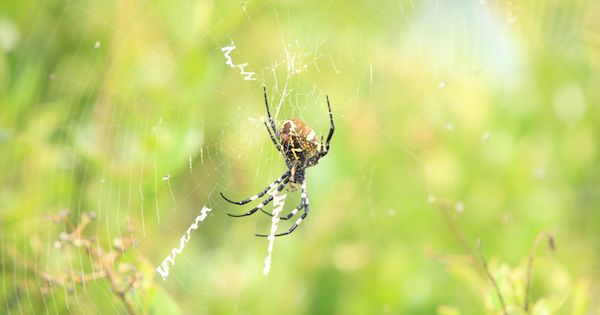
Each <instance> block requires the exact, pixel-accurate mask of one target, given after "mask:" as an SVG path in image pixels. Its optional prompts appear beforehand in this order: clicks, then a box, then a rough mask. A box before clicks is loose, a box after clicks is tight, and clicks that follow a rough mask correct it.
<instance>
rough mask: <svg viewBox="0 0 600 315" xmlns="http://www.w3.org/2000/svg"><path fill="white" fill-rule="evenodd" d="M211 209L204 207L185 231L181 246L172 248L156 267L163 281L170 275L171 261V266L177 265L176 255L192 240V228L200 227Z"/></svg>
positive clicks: (180, 242)
mask: <svg viewBox="0 0 600 315" xmlns="http://www.w3.org/2000/svg"><path fill="white" fill-rule="evenodd" d="M210 210H212V209H209V208H207V207H206V206H204V207H203V208H202V210H201V211H200V215H199V216H197V217H196V220H195V221H194V223H192V225H190V227H189V228H188V229H187V231H186V232H185V235H184V236H182V237H181V240H180V241H179V248H177V247H173V249H172V250H171V254H170V255H169V256H167V258H165V260H163V262H162V263H161V264H160V266H159V267H158V268H156V271H157V272H158V273H159V274H160V275H161V276H162V278H163V281H165V280H166V279H167V276H168V275H169V262H170V263H171V266H175V255H177V254H181V251H183V248H184V247H185V244H187V242H189V241H190V234H191V233H192V230H196V229H198V222H202V221H204V219H206V216H208V213H209V212H210Z"/></svg>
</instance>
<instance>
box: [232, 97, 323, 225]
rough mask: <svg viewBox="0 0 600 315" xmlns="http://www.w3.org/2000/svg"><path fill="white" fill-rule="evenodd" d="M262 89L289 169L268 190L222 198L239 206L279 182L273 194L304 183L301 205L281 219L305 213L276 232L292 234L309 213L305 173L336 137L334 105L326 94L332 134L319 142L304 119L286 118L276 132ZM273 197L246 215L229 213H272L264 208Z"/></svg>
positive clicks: (274, 134) (276, 141) (273, 135)
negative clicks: (238, 197)
mask: <svg viewBox="0 0 600 315" xmlns="http://www.w3.org/2000/svg"><path fill="white" fill-rule="evenodd" d="M263 90H264V94H265V105H266V107H267V114H268V115H269V125H270V128H269V125H267V122H265V127H266V128H267V131H268V132H269V136H271V140H272V141H273V144H275V147H276V148H277V150H278V151H279V152H281V155H282V156H283V158H284V160H285V164H286V166H287V168H288V170H287V171H286V172H285V173H283V175H281V177H279V178H278V179H277V180H276V181H274V182H273V183H272V184H270V185H269V186H268V187H267V188H266V189H265V190H263V191H261V192H259V193H258V194H256V195H254V196H252V197H250V198H248V199H246V200H243V201H238V202H236V201H231V200H229V199H227V198H226V197H225V196H224V195H223V193H221V197H223V199H225V200H227V201H228V202H230V203H233V204H236V205H244V204H247V203H248V202H251V201H254V200H256V199H258V198H260V197H262V196H264V195H265V194H266V193H267V191H269V190H270V189H272V188H274V187H275V186H277V185H279V187H277V190H276V191H275V193H274V194H273V195H275V196H277V195H278V194H279V193H280V192H281V191H282V190H283V188H284V187H285V186H286V185H287V184H288V183H289V184H290V187H291V188H292V190H289V189H288V191H295V190H297V189H298V186H297V185H298V184H300V185H301V186H302V195H301V198H302V201H301V203H300V205H299V206H298V207H296V208H295V209H294V210H292V212H291V213H290V214H288V215H287V216H285V217H282V218H281V219H282V220H288V219H290V218H292V217H293V216H294V215H296V213H298V211H300V210H302V209H304V213H303V214H302V216H300V218H299V219H298V220H296V223H294V225H293V226H292V227H291V228H290V229H289V230H288V231H287V232H285V233H281V234H277V235H275V236H283V235H288V234H290V233H292V232H293V231H294V230H295V229H296V228H297V227H298V225H300V223H301V222H302V220H304V218H306V216H307V215H308V196H307V192H306V177H305V174H304V172H305V170H306V168H308V167H311V166H314V165H317V164H318V163H319V160H320V159H321V158H322V157H324V156H325V155H327V153H328V152H329V141H331V137H332V136H333V131H334V130H335V126H334V125H333V116H332V114H331V106H330V105H329V96H325V97H326V98H327V109H328V110H329V120H330V121H331V129H330V130H329V135H328V136H327V141H325V144H324V145H323V136H321V142H320V143H319V140H318V138H317V136H316V135H315V132H314V131H313V130H312V129H311V128H310V127H309V126H308V125H307V124H306V123H305V122H303V121H301V120H299V119H294V118H292V119H288V120H286V121H284V122H283V125H282V127H281V129H280V130H279V131H277V129H276V128H275V122H274V121H273V117H271V112H270V111H269V103H268V102H267V88H266V87H263ZM271 200H273V196H272V195H270V196H269V198H267V199H266V200H264V201H263V202H262V203H260V204H259V205H258V206H256V207H255V208H254V209H252V210H250V211H248V212H247V213H245V214H240V215H234V214H231V213H227V214H228V215H230V216H232V217H245V216H249V215H251V214H253V213H255V212H256V211H258V210H261V211H262V212H264V213H266V214H268V215H270V216H273V215H272V214H270V213H268V212H266V211H265V210H263V209H262V208H263V207H264V206H266V205H267V204H268V203H269V202H271ZM256 236H262V237H267V236H268V235H262V234H256Z"/></svg>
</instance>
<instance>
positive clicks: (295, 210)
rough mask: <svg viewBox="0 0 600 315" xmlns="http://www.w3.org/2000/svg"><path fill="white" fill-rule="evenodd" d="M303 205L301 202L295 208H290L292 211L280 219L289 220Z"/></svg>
mask: <svg viewBox="0 0 600 315" xmlns="http://www.w3.org/2000/svg"><path fill="white" fill-rule="evenodd" d="M304 206H305V204H304V203H302V204H301V205H299V206H298V207H296V209H294V210H292V212H290V214H288V215H286V216H285V217H282V218H281V220H289V219H290V218H291V217H293V216H295V215H296V213H298V211H300V210H301V209H302V208H304Z"/></svg>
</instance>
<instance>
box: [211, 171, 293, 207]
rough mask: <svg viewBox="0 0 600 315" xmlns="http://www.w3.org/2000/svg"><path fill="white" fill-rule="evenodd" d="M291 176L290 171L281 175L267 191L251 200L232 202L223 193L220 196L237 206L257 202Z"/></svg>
mask: <svg viewBox="0 0 600 315" xmlns="http://www.w3.org/2000/svg"><path fill="white" fill-rule="evenodd" d="M289 175H290V171H289V170H288V171H287V172H285V173H283V175H281V177H279V178H278V179H277V180H276V181H274V182H273V183H272V184H271V185H269V187H267V188H266V189H265V190H263V191H261V192H259V193H258V194H256V195H254V196H252V197H250V198H248V199H246V200H243V201H232V200H229V199H227V197H225V196H223V193H220V194H221V197H223V199H225V200H227V201H229V202H230V203H233V204H235V205H244V204H247V203H248V202H250V201H254V200H256V199H258V198H260V197H262V196H264V195H265V194H266V193H267V191H269V189H271V188H273V187H275V186H277V184H279V183H280V182H281V181H282V180H283V179H284V178H286V177H288V176H289ZM288 180H289V179H288ZM286 183H287V181H286Z"/></svg>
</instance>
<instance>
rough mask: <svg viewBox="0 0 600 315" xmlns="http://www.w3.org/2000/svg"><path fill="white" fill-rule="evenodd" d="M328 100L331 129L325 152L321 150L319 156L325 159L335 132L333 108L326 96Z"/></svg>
mask: <svg viewBox="0 0 600 315" xmlns="http://www.w3.org/2000/svg"><path fill="white" fill-rule="evenodd" d="M325 97H326V98H327V109H328V110H329V120H330V121H331V129H329V135H328V136H327V141H325V150H323V149H321V152H319V155H320V156H321V157H324V156H325V155H327V153H328V152H329V141H331V137H332V136H333V131H335V125H334V124H333V115H332V114H331V106H330V105H329V96H325Z"/></svg>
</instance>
